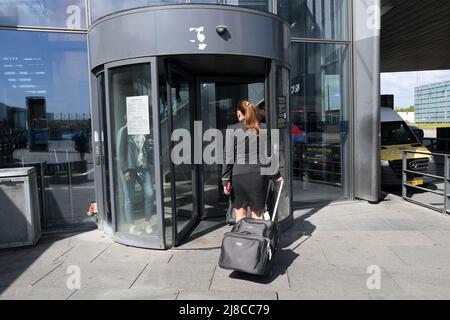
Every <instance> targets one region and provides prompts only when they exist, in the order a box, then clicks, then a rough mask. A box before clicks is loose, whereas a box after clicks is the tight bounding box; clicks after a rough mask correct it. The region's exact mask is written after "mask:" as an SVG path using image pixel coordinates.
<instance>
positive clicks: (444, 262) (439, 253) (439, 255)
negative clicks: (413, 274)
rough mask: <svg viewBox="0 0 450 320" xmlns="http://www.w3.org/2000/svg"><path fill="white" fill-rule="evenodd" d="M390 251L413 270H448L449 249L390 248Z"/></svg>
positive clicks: (437, 247) (421, 247)
mask: <svg viewBox="0 0 450 320" xmlns="http://www.w3.org/2000/svg"><path fill="white" fill-rule="evenodd" d="M390 249H391V250H392V251H393V252H395V254H396V255H397V256H398V257H399V258H400V259H401V260H403V261H404V262H405V263H406V264H407V265H410V266H413V267H415V268H418V269H419V268H429V269H432V268H435V269H438V268H440V269H448V268H449V264H450V248H448V247H442V246H438V245H436V246H434V247H428V246H425V247H424V246H414V247H405V246H390Z"/></svg>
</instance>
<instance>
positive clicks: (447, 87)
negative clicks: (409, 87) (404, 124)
mask: <svg viewBox="0 0 450 320" xmlns="http://www.w3.org/2000/svg"><path fill="white" fill-rule="evenodd" d="M415 114H416V121H417V123H447V122H449V121H450V81H445V82H439V83H433V84H429V85H426V86H420V87H416V88H415Z"/></svg>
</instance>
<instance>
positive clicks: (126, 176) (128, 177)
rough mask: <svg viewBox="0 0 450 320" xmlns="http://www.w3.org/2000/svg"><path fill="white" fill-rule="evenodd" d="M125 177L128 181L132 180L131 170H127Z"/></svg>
mask: <svg viewBox="0 0 450 320" xmlns="http://www.w3.org/2000/svg"><path fill="white" fill-rule="evenodd" d="M123 177H124V179H125V181H126V182H131V173H130V171H127V172H125V173H124V174H123Z"/></svg>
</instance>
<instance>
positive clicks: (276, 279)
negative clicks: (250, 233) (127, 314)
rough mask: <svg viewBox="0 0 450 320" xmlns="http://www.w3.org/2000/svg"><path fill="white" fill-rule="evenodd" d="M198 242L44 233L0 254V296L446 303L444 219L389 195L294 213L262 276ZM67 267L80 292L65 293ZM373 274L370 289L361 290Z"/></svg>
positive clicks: (448, 259)
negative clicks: (160, 244) (221, 260)
mask: <svg viewBox="0 0 450 320" xmlns="http://www.w3.org/2000/svg"><path fill="white" fill-rule="evenodd" d="M226 230H228V227H223V228H222V229H221V230H220V231H217V230H216V233H218V234H221V233H223V232H225V231H226ZM204 241H211V243H210V244H208V245H206V246H203V247H202V248H201V250H195V246H193V245H192V244H191V245H187V246H184V247H181V248H180V249H175V250H168V251H157V250H145V249H139V248H132V247H127V246H124V245H120V244H117V243H114V242H112V241H111V240H110V239H109V238H108V236H106V235H104V234H103V233H102V232H101V231H91V232H86V233H81V234H73V235H71V234H63V235H52V236H46V237H45V238H43V239H41V241H40V242H39V244H38V245H37V246H36V247H35V248H24V249H16V250H3V251H0V299H19V300H20V299H58V300H64V299H77V300H92V299H112V300H119V299H144V300H157V299H164V300H173V299H179V300H208V299H218V300H228V299H234V300H276V299H294V300H303V299H305V300H309V299H364V300H365V299H449V298H450V216H444V215H442V214H439V213H436V212H434V211H431V210H428V209H425V208H421V207H418V206H416V205H413V204H410V203H406V202H404V201H403V200H402V199H400V198H398V197H396V196H393V195H390V196H388V197H387V198H386V199H385V201H383V202H381V203H379V204H376V205H374V204H368V203H366V202H352V203H342V204H334V205H330V206H327V207H324V208H316V209H308V210H298V211H296V212H295V224H294V226H293V227H292V228H291V229H290V230H288V231H287V232H286V233H284V234H283V236H282V248H281V250H280V251H279V252H278V254H277V256H276V264H275V266H274V273H273V275H272V277H271V278H267V279H264V278H259V277H255V276H249V275H243V274H240V273H236V272H230V271H227V270H222V269H220V268H219V267H218V265H217V261H218V257H219V254H220V251H219V250H218V249H217V246H218V244H220V237H219V236H214V237H209V238H208V237H206V238H204ZM205 248H207V249H205ZM208 248H214V249H208ZM73 266H76V267H77V268H79V270H80V271H81V279H80V280H81V283H80V285H81V287H80V289H74V290H71V289H70V288H71V286H70V284H71V282H70V281H71V279H72V278H71V276H72V273H71V270H72V269H71V268H73ZM369 267H370V268H375V269H370V270H369ZM373 270H376V273H377V272H379V284H380V286H379V288H378V287H371V286H369V287H370V288H369V287H368V284H369V285H370V284H373V283H376V282H373V281H371V280H373V279H377V278H373V277H374V276H376V275H377V274H374V273H371V272H374V271H373ZM369 271H370V273H369ZM68 284H69V286H68Z"/></svg>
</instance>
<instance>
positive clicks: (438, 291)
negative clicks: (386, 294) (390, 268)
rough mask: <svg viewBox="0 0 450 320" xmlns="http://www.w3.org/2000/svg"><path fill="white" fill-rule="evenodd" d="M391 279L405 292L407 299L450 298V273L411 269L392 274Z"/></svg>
mask: <svg viewBox="0 0 450 320" xmlns="http://www.w3.org/2000/svg"><path fill="white" fill-rule="evenodd" d="M390 275H391V277H392V278H393V279H394V280H395V282H396V283H397V284H398V285H399V286H400V287H401V288H402V289H403V291H404V292H405V298H412V299H421V298H426V299H433V300H435V299H445V300H448V299H449V297H450V272H449V271H448V268H446V269H445V270H442V271H438V270H435V269H432V270H430V269H420V268H417V267H409V268H406V269H403V270H398V271H394V272H390Z"/></svg>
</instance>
